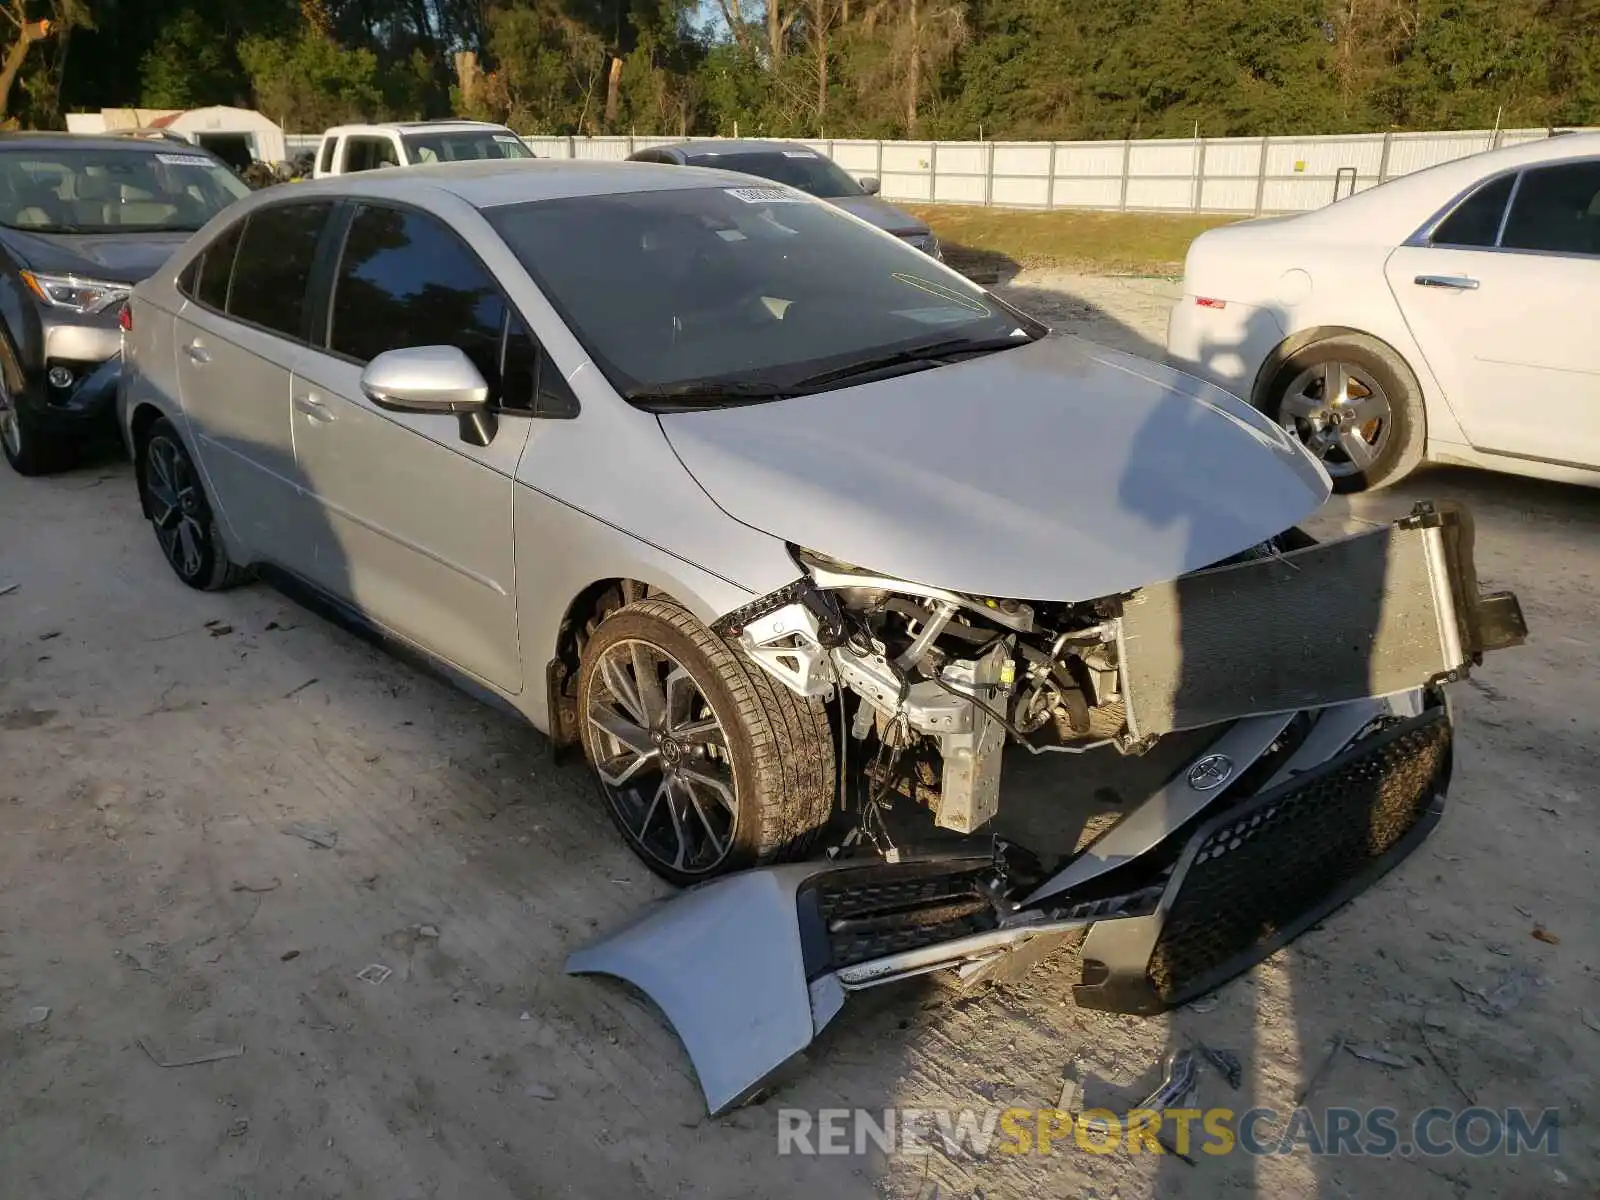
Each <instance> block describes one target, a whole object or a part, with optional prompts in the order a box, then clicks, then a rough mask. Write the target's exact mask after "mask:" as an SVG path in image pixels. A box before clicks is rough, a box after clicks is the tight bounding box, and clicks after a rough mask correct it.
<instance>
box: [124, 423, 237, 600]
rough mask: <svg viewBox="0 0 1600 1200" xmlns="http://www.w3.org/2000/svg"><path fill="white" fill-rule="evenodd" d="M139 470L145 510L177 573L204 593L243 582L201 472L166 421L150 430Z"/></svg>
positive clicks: (170, 563) (140, 450)
mask: <svg viewBox="0 0 1600 1200" xmlns="http://www.w3.org/2000/svg"><path fill="white" fill-rule="evenodd" d="M138 468H139V491H140V493H141V498H142V499H143V501H144V509H145V512H146V513H148V514H149V516H150V524H151V526H152V527H153V528H154V529H155V532H156V541H157V543H159V544H160V546H161V553H162V554H163V555H165V556H166V560H167V565H168V566H170V567H171V568H172V571H173V574H175V575H176V576H177V577H178V578H179V579H181V580H183V582H184V583H186V584H188V585H189V586H190V587H192V588H194V589H196V590H197V591H202V592H220V591H223V590H225V589H227V588H231V587H234V586H236V585H237V584H239V583H242V582H243V581H244V579H245V572H244V570H243V569H242V568H241V567H238V566H236V565H235V564H234V562H233V560H232V559H230V558H229V557H228V547H227V545H226V543H224V542H223V540H222V531H221V530H220V529H218V528H217V518H216V516H215V515H214V514H213V512H212V510H211V501H210V500H209V499H208V498H207V496H206V492H205V487H204V485H202V484H201V482H200V472H199V471H198V470H197V469H196V467H195V465H194V460H193V459H192V458H190V457H189V451H188V449H187V447H185V446H184V444H183V439H182V438H180V437H179V436H178V431H177V430H176V429H175V428H174V427H173V425H172V422H171V421H168V420H167V419H166V418H165V417H162V418H161V419H160V420H158V421H157V422H156V423H155V424H154V425H152V426H151V427H150V434H149V436H148V437H147V438H145V440H144V444H143V445H142V446H141V447H140V449H139V463H138Z"/></svg>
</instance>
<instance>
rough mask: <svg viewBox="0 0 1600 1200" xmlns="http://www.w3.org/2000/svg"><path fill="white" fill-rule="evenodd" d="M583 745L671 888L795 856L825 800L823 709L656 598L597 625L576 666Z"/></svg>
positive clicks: (612, 802) (828, 792)
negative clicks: (777, 682)
mask: <svg viewBox="0 0 1600 1200" xmlns="http://www.w3.org/2000/svg"><path fill="white" fill-rule="evenodd" d="M578 711H579V713H580V714H581V718H582V736H583V747H584V753H585V755H586V756H587V757H588V759H589V762H590V764H591V765H592V766H593V768H594V770H595V773H596V775H597V776H598V778H599V782H600V788H601V791H602V793H603V794H604V797H605V802H606V808H607V811H608V812H609V813H610V815H611V818H612V820H613V821H614V822H615V823H616V825H617V828H618V829H619V830H620V831H621V832H622V835H623V837H624V838H625V839H626V840H627V842H628V845H629V846H630V847H631V848H632V850H633V851H634V853H636V854H637V855H638V856H639V857H640V858H642V859H643V860H644V862H645V864H646V865H647V866H648V867H649V868H650V869H651V870H652V871H654V872H655V873H656V874H658V875H660V876H662V877H663V878H664V879H667V880H669V881H671V882H672V883H675V884H678V885H680V886H686V885H688V884H691V883H696V882H698V881H700V880H703V879H709V878H711V877H713V876H716V875H722V874H725V873H727V872H729V871H736V870H741V869H743V868H746V867H752V866H756V865H758V864H760V863H766V862H777V861H782V860H785V859H791V858H800V857H803V856H804V855H805V854H806V853H807V852H808V851H809V850H810V849H811V847H812V845H813V844H814V843H815V841H816V839H817V837H818V836H819V835H820V834H821V832H822V830H823V829H824V828H825V827H826V825H827V823H828V820H829V818H830V816H831V815H832V810H833V801H834V787H835V776H834V754H833V746H832V737H831V735H830V732H829V725H828V718H827V712H826V710H825V709H824V708H823V706H822V704H821V702H820V701H813V700H806V699H802V698H801V697H798V696H795V695H794V694H793V693H791V692H789V691H787V690H786V689H784V688H782V687H781V686H779V685H778V684H776V683H775V682H774V681H773V680H772V679H771V678H770V677H769V676H767V675H766V674H764V673H763V672H761V671H760V670H759V669H758V668H756V667H754V666H752V665H750V664H747V663H746V662H745V661H744V660H743V659H742V658H740V657H739V656H738V655H737V654H736V652H735V650H734V648H733V647H732V646H730V645H729V644H728V643H727V642H725V641H723V640H722V639H721V638H719V637H717V636H716V635H715V634H713V633H712V632H711V631H710V630H709V629H707V628H706V627H705V626H704V625H702V624H701V623H700V622H699V621H697V620H696V619H695V618H694V617H693V616H692V615H690V614H689V613H688V612H686V611H685V610H684V609H682V608H681V607H679V606H678V605H677V604H674V603H672V602H670V601H667V600H661V599H654V600H643V601H639V602H637V603H634V604H629V605H627V606H626V607H623V608H619V609H617V610H616V611H614V612H612V613H611V614H610V615H609V616H607V617H606V618H605V619H604V620H603V621H601V622H600V624H599V626H598V627H597V628H596V630H595V632H594V634H593V636H592V637H590V638H589V640H588V641H587V643H586V644H585V645H584V648H583V653H582V657H581V660H580V663H579V670H578Z"/></svg>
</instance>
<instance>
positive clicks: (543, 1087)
mask: <svg viewBox="0 0 1600 1200" xmlns="http://www.w3.org/2000/svg"><path fill="white" fill-rule="evenodd" d="M522 1094H523V1095H524V1096H527V1097H528V1098H529V1099H530V1100H554V1099H555V1098H556V1092H555V1089H554V1088H552V1087H550V1086H549V1085H548V1084H543V1083H539V1082H538V1081H537V1080H536V1081H534V1082H533V1083H530V1084H529V1085H528V1086H527V1087H525V1088H523V1089H522Z"/></svg>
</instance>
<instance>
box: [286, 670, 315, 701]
mask: <svg viewBox="0 0 1600 1200" xmlns="http://www.w3.org/2000/svg"><path fill="white" fill-rule="evenodd" d="M316 682H317V677H316V676H315V675H313V676H312V677H311V678H310V679H308V680H306V681H305V682H304V683H302V684H301V685H300V686H299V687H292V688H290V689H289V690H288V691H287V692H285V693H284V694H283V698H284V699H285V700H287V699H289V697H291V696H298V695H299V694H300V693H301V692H303V691H305V690H306V689H307V688H308V687H310V686H311V685H312V684H313V683H316Z"/></svg>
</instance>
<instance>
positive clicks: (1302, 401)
mask: <svg viewBox="0 0 1600 1200" xmlns="http://www.w3.org/2000/svg"><path fill="white" fill-rule="evenodd" d="M1278 423H1279V424H1280V425H1282V426H1283V428H1284V430H1285V432H1287V433H1289V434H1291V435H1292V436H1294V437H1296V438H1298V439H1299V440H1300V441H1301V443H1302V444H1304V446H1305V447H1306V449H1307V450H1309V451H1311V453H1312V454H1314V455H1315V456H1316V457H1317V458H1319V459H1321V460H1322V465H1323V466H1325V467H1326V468H1327V469H1328V474H1329V475H1332V476H1334V477H1335V478H1342V477H1344V476H1349V475H1359V474H1361V473H1362V472H1363V471H1366V470H1368V469H1369V468H1370V467H1371V466H1372V464H1373V463H1375V462H1376V461H1377V460H1378V456H1379V455H1381V454H1382V453H1383V451H1384V449H1385V448H1386V447H1387V445H1388V442H1389V436H1390V433H1391V432H1392V430H1393V428H1394V410H1393V408H1392V406H1391V405H1390V403H1389V397H1388V395H1387V394H1386V393H1385V392H1384V390H1383V387H1382V385H1381V384H1379V383H1378V381H1377V380H1376V379H1374V378H1373V377H1372V375H1371V374H1370V373H1369V372H1367V371H1366V370H1364V369H1362V368H1361V367H1358V366H1356V365H1355V364H1354V363H1348V362H1339V361H1330V362H1322V363H1317V364H1316V365H1314V366H1312V367H1310V368H1308V369H1307V370H1304V371H1302V372H1300V374H1299V375H1297V376H1295V378H1294V382H1292V383H1291V384H1290V385H1289V387H1288V389H1287V390H1286V391H1285V392H1284V396H1283V402H1282V403H1281V404H1280V405H1279V407H1278Z"/></svg>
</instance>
